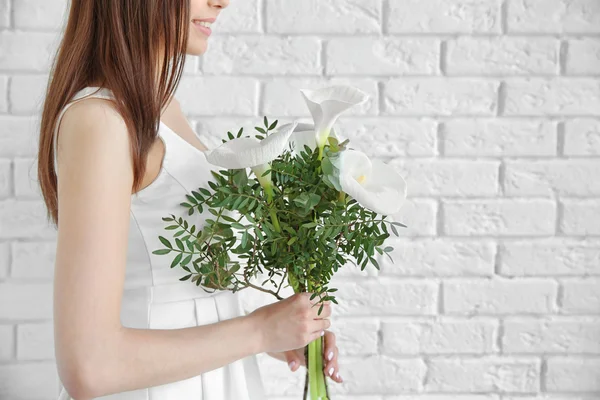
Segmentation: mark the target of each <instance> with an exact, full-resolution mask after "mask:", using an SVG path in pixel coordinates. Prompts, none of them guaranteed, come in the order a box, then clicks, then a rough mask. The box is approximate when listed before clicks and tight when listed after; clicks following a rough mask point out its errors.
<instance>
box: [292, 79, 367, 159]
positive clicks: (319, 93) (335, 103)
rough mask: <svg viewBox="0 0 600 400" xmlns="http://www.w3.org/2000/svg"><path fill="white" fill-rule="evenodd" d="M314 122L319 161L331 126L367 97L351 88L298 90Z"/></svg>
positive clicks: (342, 86) (340, 86)
mask: <svg viewBox="0 0 600 400" xmlns="http://www.w3.org/2000/svg"><path fill="white" fill-rule="evenodd" d="M300 93H302V96H303V97H304V100H305V102H306V105H307V106H308V109H309V110H310V113H311V115H312V118H313V121H314V132H315V137H316V141H317V146H318V147H319V159H321V158H322V156H323V147H324V146H325V143H326V142H327V138H328V137H329V134H330V132H331V128H332V127H333V124H335V122H336V121H337V119H338V117H339V116H340V115H341V114H342V113H343V112H344V111H346V110H348V109H349V108H351V107H354V106H356V105H359V104H362V103H364V102H366V101H367V100H368V99H369V96H368V95H367V94H366V93H365V92H363V91H362V90H360V89H357V88H355V87H352V86H345V85H334V86H329V87H325V88H322V89H316V90H309V89H302V90H300Z"/></svg>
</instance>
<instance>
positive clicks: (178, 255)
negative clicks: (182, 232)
mask: <svg viewBox="0 0 600 400" xmlns="http://www.w3.org/2000/svg"><path fill="white" fill-rule="evenodd" d="M182 256H183V253H179V254H177V256H176V257H175V258H174V259H173V262H172V263H171V268H174V267H175V266H176V265H177V264H179V262H180V261H181V257H182Z"/></svg>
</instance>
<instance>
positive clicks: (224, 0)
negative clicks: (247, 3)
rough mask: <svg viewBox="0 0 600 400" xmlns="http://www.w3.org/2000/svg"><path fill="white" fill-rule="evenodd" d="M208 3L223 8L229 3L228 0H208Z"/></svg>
mask: <svg viewBox="0 0 600 400" xmlns="http://www.w3.org/2000/svg"><path fill="white" fill-rule="evenodd" d="M208 5H209V6H211V7H219V8H225V7H227V6H228V5H229V0H208Z"/></svg>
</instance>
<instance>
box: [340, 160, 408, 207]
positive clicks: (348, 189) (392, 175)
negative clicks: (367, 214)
mask: <svg viewBox="0 0 600 400" xmlns="http://www.w3.org/2000/svg"><path fill="white" fill-rule="evenodd" d="M332 164H333V165H334V166H335V167H336V169H338V170H339V176H338V179H339V184H340V186H341V189H342V191H343V192H345V193H347V194H348V195H349V196H350V197H352V198H353V199H355V200H356V201H357V202H358V203H359V204H360V205H361V206H363V207H365V208H368V209H369V210H372V211H375V212H376V213H378V214H381V215H391V214H395V213H397V212H398V211H399V210H400V208H401V207H402V205H403V203H404V200H405V199H406V181H405V180H404V178H402V176H400V174H398V173H397V172H396V171H395V170H394V169H393V168H392V167H390V166H389V165H387V164H385V163H384V162H382V161H379V160H371V159H369V157H367V155H366V154H364V153H363V152H361V151H358V150H353V149H346V150H344V151H341V152H340V154H339V157H338V158H337V159H334V160H332Z"/></svg>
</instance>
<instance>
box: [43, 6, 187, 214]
mask: <svg viewBox="0 0 600 400" xmlns="http://www.w3.org/2000/svg"><path fill="white" fill-rule="evenodd" d="M189 12H190V10H189V0H71V5H70V12H69V18H68V21H67V25H66V27H65V31H64V35H63V38H62V41H61V43H60V46H59V47H58V50H57V52H56V56H55V58H54V62H53V64H52V67H51V71H50V78H49V81H48V86H47V89H46V95H45V102H44V107H43V111H42V117H41V125H40V137H39V153H38V171H37V173H38V181H39V184H40V187H41V191H42V195H43V197H44V201H45V203H46V207H47V210H48V219H49V220H52V222H54V224H56V225H58V188H57V175H56V171H55V170H54V149H53V136H54V130H55V126H56V124H57V120H58V116H59V114H60V112H61V110H62V109H63V107H64V106H65V105H66V104H67V103H68V102H69V101H70V100H71V99H72V97H73V96H74V95H75V94H76V93H77V92H78V91H79V90H81V89H83V88H85V87H86V86H91V84H92V83H96V82H100V84H94V85H93V86H101V87H105V88H108V89H110V90H111V92H112V94H113V96H114V99H115V107H116V109H117V111H118V112H119V113H120V114H121V116H122V117H123V119H124V121H125V123H126V126H127V128H128V131H129V135H130V142H131V154H132V160H133V174H134V180H133V189H134V190H135V191H137V189H139V187H140V185H141V183H142V179H143V176H144V172H145V170H146V157H147V154H148V151H149V150H150V148H151V147H152V145H153V143H154V142H155V140H156V138H157V135H158V124H159V121H160V114H161V110H162V109H163V107H164V106H165V105H166V104H167V102H168V101H169V99H170V98H171V96H172V95H173V93H174V92H175V90H176V88H177V85H178V84H179V81H180V79H181V75H182V73H183V68H184V63H185V51H186V47H187V39H188V26H189V25H188V23H189V22H188V19H189ZM160 60H162V63H161V65H158V63H159V61H160Z"/></svg>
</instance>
